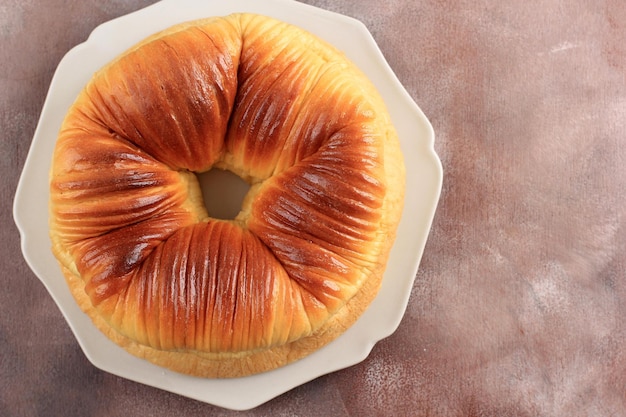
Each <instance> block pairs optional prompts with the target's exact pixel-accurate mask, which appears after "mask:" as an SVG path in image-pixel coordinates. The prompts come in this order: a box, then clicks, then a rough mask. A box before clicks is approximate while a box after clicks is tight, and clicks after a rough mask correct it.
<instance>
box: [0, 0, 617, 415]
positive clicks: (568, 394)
mask: <svg viewBox="0 0 626 417" xmlns="http://www.w3.org/2000/svg"><path fill="white" fill-rule="evenodd" d="M150 3H152V2H151V1H145V0H144V1H139V0H115V1H108V2H100V1H95V0H91V1H62V0H49V1H42V0H27V1H21V0H20V1H17V0H1V1H0V92H1V94H0V126H1V127H2V137H1V139H0V172H1V174H2V178H3V181H2V182H1V183H0V196H1V197H2V198H0V204H1V205H2V210H0V216H1V217H0V220H1V221H0V227H1V231H2V239H0V270H2V282H3V284H4V285H3V291H1V292H0V387H2V389H0V415H3V416H38V415H41V416H54V415H63V416H127V415H142V416H144V415H145V416H148V415H154V416H209V415H214V416H228V415H247V416H267V415H272V416H359V417H361V416H383V415H390V416H430V415H438V416H494V417H495V416H555V417H556V416H623V415H626V348H625V347H624V346H625V344H626V324H624V318H625V317H626V273H625V271H626V208H625V207H626V167H625V166H626V46H625V45H626V43H625V42H624V40H625V39H626V23H625V22H626V7H625V6H624V4H623V3H622V2H621V1H618V0H614V1H592V0H588V1H583V0H572V1H569V2H562V1H558V0H538V1H534V2H516V1H512V2H499V1H486V0H478V1H434V0H428V1H421V0H420V1H404V0H397V1H391V0H362V1H357V0H344V1H330V0H309V1H306V3H309V4H312V5H316V6H319V7H322V8H325V9H328V10H333V11H337V12H341V13H344V14H347V15H350V16H352V17H355V18H357V19H360V20H362V21H363V22H364V23H365V24H366V26H367V27H368V28H369V29H370V31H371V32H372V34H373V36H374V38H375V39H376V41H377V42H378V44H379V46H380V48H381V50H382V51H383V53H384V55H385V56H386V58H387V60H388V61H389V63H390V65H391V67H392V68H393V69H394V71H395V72H396V73H397V75H398V77H399V78H400V80H401V81H402V83H403V84H404V85H405V86H406V88H407V90H408V92H409V93H410V94H411V96H412V97H413V98H414V99H415V100H416V102H417V103H418V104H419V105H420V107H421V108H422V109H423V110H424V112H425V113H426V115H427V116H428V117H429V118H430V120H431V122H432V124H433V127H434V129H435V132H436V145H435V147H436V150H437V152H438V153H439V155H440V157H441V160H442V163H443V166H444V172H445V177H444V184H443V190H442V195H441V201H440V204H439V208H438V211H437V214H436V216H435V220H434V223H433V227H432V232H431V236H430V239H429V241H428V244H427V246H426V250H425V253H424V257H423V260H422V264H421V267H420V269H419V272H418V274H417V277H416V281H415V285H414V287H413V291H412V294H411V299H410V301H409V306H408V309H407V312H406V315H405V317H404V319H403V321H402V323H401V325H400V327H399V329H398V330H397V332H396V333H395V334H393V335H392V336H391V337H389V338H388V339H385V340H383V341H382V342H380V343H378V344H377V345H376V346H375V347H374V349H373V351H372V353H371V355H370V356H369V357H368V359H367V360H365V361H364V362H363V363H361V364H358V365H356V366H354V367H351V368H349V369H345V370H342V371H339V372H336V373H334V374H331V375H327V376H323V377H321V378H318V379H316V380H314V381H312V382H310V383H308V384H306V385H303V386H301V387H298V388H296V389H294V390H292V391H290V392H288V393H286V394H284V395H282V396H280V397H278V398H276V399H274V400H272V401H270V402H268V403H266V404H264V405H262V406H260V407H259V408H257V409H254V410H250V411H246V412H242V413H235V412H232V411H228V410H222V409H220V408H217V407H214V406H211V405H208V404H204V403H201V402H197V401H193V400H189V399H187V398H184V397H180V396H177V395H175V394H170V393H167V392H163V391H160V390H157V389H154V388H150V387H147V386H144V385H140V384H137V383H134V382H130V381H127V380H124V379H121V378H118V377H115V376H112V375H110V374H107V373H104V372H102V371H99V370H98V369H96V368H94V367H93V366H92V365H91V364H90V363H89V362H88V361H87V359H86V358H85V357H84V355H83V354H82V352H81V351H80V348H79V346H78V344H77V342H76V340H75V339H74V337H73V335H72V334H71V331H70V330H69V328H68V326H67V324H66V323H65V321H64V319H63V317H62V316H61V314H60V312H59V310H58V309H57V308H56V306H55V305H54V302H53V301H52V299H51V298H50V297H49V296H48V294H47V292H46V290H45V289H44V288H43V286H42V285H41V284H40V282H39V281H38V280H37V278H36V277H35V276H34V275H33V274H32V272H31V271H30V270H29V269H28V267H27V265H26V263H25V262H24V261H23V260H22V257H21V253H20V249H19V236H18V233H17V229H16V228H15V226H14V223H13V220H12V217H11V206H12V202H13V195H14V192H15V187H16V185H17V181H18V177H19V173H20V171H21V168H22V166H23V164H24V160H25V158H26V154H27V152H28V148H29V146H30V141H31V139H32V136H33V133H34V129H35V127H36V124H37V119H38V117H39V113H40V111H41V106H42V105H43V100H44V98H45V94H46V92H47V89H48V86H49V83H50V80H51V78H52V74H53V71H54V69H55V68H56V65H57V64H58V62H59V60H60V59H61V57H62V56H63V54H64V53H65V52H67V51H68V50H69V49H70V48H71V47H72V46H74V45H76V44H78V43H80V42H82V41H83V40H84V39H86V37H87V36H88V34H89V33H90V31H91V30H92V29H93V28H94V27H95V26H96V25H98V24H99V23H102V22H104V21H107V20H109V19H111V18H113V17H116V16H120V15H123V14H126V13H128V12H130V11H133V10H137V9H139V8H141V7H143V6H146V5H148V4H150ZM408 192H411V190H408ZM242 395H244V394H242Z"/></svg>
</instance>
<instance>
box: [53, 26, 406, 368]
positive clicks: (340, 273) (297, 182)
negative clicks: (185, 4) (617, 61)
mask: <svg viewBox="0 0 626 417" xmlns="http://www.w3.org/2000/svg"><path fill="white" fill-rule="evenodd" d="M212 166H219V167H222V168H226V169H229V170H231V171H233V172H235V173H237V174H238V175H240V176H242V177H243V178H245V179H247V180H248V181H250V182H251V183H252V184H253V186H252V188H251V191H250V193H249V195H248V197H247V198H246V200H245V202H244V207H243V208H242V211H241V213H240V215H239V216H238V217H237V219H235V221H218V220H215V219H212V218H210V217H209V216H208V213H206V210H205V209H204V207H203V204H202V198H201V194H200V191H199V187H198V184H197V180H196V178H195V175H194V174H193V173H192V172H201V171H204V170H207V169H209V168H211V167H212ZM50 190H51V201H50V210H51V221H50V228H51V238H52V244H53V251H54V253H55V255H56V256H57V259H58V260H59V262H60V264H61V266H62V270H63V273H64V275H65V277H66V279H67V282H68V285H69V287H70V289H71V291H72V294H73V295H74V297H75V298H76V299H77V301H78V303H79V305H80V306H81V308H82V309H83V310H84V311H85V312H86V313H87V314H88V315H89V316H90V317H91V318H92V320H93V321H94V323H95V324H96V326H97V327H98V328H99V329H100V330H101V331H103V332H104V333H105V334H106V335H107V336H108V337H109V338H110V339H112V340H113V341H114V342H116V343H117V344H119V345H120V346H122V347H124V348H125V349H127V350H128V351H129V352H131V353H133V354H135V355H137V356H139V357H142V358H145V359H147V360H149V361H151V362H153V363H156V364H158V365H161V366H164V367H167V368H170V369H172V370H175V371H178V372H183V373H187V374H192V375H199V376H210V377H235V376H243V375H249V374H253V373H258V372H263V371H267V370H271V369H274V368H276V367H278V366H282V365H284V364H287V363H290V362H292V361H294V360H297V359H299V358H302V357H304V356H306V355H308V354H309V353H311V352H313V351H315V350H317V349H319V348H320V347H321V346H323V345H325V344H327V343H328V342H330V341H332V340H333V339H335V338H336V337H337V336H339V335H340V334H342V333H343V332H344V331H345V330H346V329H347V328H348V327H349V326H351V325H352V324H353V323H354V321H355V320H356V319H357V318H358V317H359V316H360V315H361V314H362V312H363V311H364V310H365V309H366V308H367V306H368V305H369V304H370V302H371V301H372V300H373V298H374V297H375V295H376V293H377V292H378V288H379V286H380V282H381V280H382V276H383V273H384V270H385V265H386V263H387V258H388V256H389V251H390V249H391V245H392V244H393V241H394V238H395V231H396V227H397V225H398V222H399V219H400V216H401V211H402V202H403V198H404V166H403V162H402V155H401V151H400V147H399V144H398V140H397V137H396V134H395V131H394V129H393V126H392V125H391V121H390V119H389V116H388V114H387V112H386V109H385V106H384V103H383V102H382V99H381V98H380V97H379V95H378V94H377V92H376V91H375V89H374V87H373V86H372V85H371V84H370V83H369V81H368V80H367V79H366V78H365V77H364V76H363V75H362V74H361V73H360V71H359V70H358V69H356V67H354V65H352V64H351V63H349V62H348V61H347V60H346V59H345V58H344V57H343V56H342V55H341V54H340V53H339V52H337V51H336V50H335V49H334V48H332V47H331V46H329V45H327V44H325V43H323V42H322V41H320V40H318V39H317V38H315V37H314V36H312V35H310V34H308V33H306V32H304V31H302V30H300V29H298V28H296V27H293V26H290V25H287V24H285V23H282V22H278V21H276V20H273V19H270V18H267V17H263V16H258V15H250V14H237V15H231V16H228V17H225V18H212V19H206V20H202V21H197V22H190V23H185V24H183V25H178V26H175V27H173V28H170V29H168V30H166V31H164V32H161V33H159V34H156V35H154V36H152V37H150V38H148V39H147V40H146V41H144V42H142V43H140V44H139V45H138V46H136V47H134V48H132V49H131V50H129V51H128V52H126V53H124V54H122V55H121V56H120V57H118V58H117V59H116V60H115V61H113V62H112V63H111V64H109V65H108V66H107V67H105V68H104V69H103V70H101V71H100V72H99V73H97V74H96V75H95V76H94V78H93V80H92V81H91V82H90V83H89V85H88V86H87V87H86V88H85V90H84V91H83V92H82V93H81V95H80V96H79V98H78V99H77V101H76V103H75V104H74V106H73V107H72V108H71V109H70V112H69V113H68V115H67V117H66V119H65V121H64V124H63V126H62V129H61V132H60V134H59V139H58V142H57V146H56V149H55V154H54V160H53V168H52V172H51V186H50Z"/></svg>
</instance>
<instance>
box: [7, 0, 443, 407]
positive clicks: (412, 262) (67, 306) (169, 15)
mask: <svg viewBox="0 0 626 417" xmlns="http://www.w3.org/2000/svg"><path fill="white" fill-rule="evenodd" d="M244 11H245V12H254V13H260V14H265V15H268V16H272V17H274V18H277V19H280V20H283V21H286V22H289V23H292V24H295V25H297V26H300V27H302V28H304V29H306V30H309V31H310V32H313V33H315V34H317V35H318V36H320V37H322V38H324V39H326V40H327V41H329V42H330V43H332V44H334V45H335V46H336V47H338V48H339V49H340V50H343V51H344V52H345V53H346V54H347V55H348V57H349V58H351V59H352V60H353V61H354V62H355V63H356V64H357V65H358V66H359V67H360V68H361V69H362V70H363V71H364V72H365V73H366V74H367V75H368V76H369V78H370V79H371V80H372V81H373V82H374V84H375V85H376V86H377V88H378V89H379V91H380V92H381V94H382V96H383V98H384V99H385V101H386V103H387V105H388V108H389V111H390V113H391V116H392V118H393V122H394V124H395V126H396V128H397V130H398V132H399V135H400V139H401V146H402V150H403V152H404V156H405V159H406V166H407V192H406V202H405V209H404V214H403V217H402V221H401V224H400V227H399V233H398V237H397V241H396V243H395V245H394V247H393V249H392V252H391V256H390V261H389V266H388V269H387V271H386V273H385V277H384V280H383V284H382V288H381V290H380V293H379V295H378V297H377V298H376V299H375V300H374V302H373V303H372V305H371V306H370V308H369V309H368V310H367V311H366V312H365V313H364V314H363V316H362V317H361V318H360V319H359V320H358V321H357V323H356V324H355V325H354V326H352V327H351V328H350V329H349V330H348V331H347V332H346V333H345V334H344V335H342V336H341V337H339V338H338V339H337V340H335V341H334V342H332V343H331V344H329V345H328V346H326V347H325V348H323V349H321V350H319V351H318V352H316V353H314V354H312V355H310V356H308V357H306V358H304V359H302V360H300V361H297V362H295V363H293V364H291V365H288V366H286V367H283V368H280V369H277V370H274V371H271V372H267V373H263V374H259V375H254V376H249V377H244V378H236V379H203V378H195V377H190V376H185V375H180V374H177V373H174V372H170V371H168V370H164V369H163V368H160V367H157V366H155V365H152V364H150V363H148V362H146V361H144V360H141V359H138V358H135V357H134V356H132V355H130V354H128V353H126V351H124V350H123V349H121V348H119V347H118V346H117V345H115V344H113V343H112V342H110V341H109V340H108V339H107V338H106V337H105V336H103V335H102V334H101V333H100V332H99V331H98V330H97V329H96V328H95V327H94V326H93V325H92V323H91V320H90V319H89V318H88V317H87V316H86V315H85V314H83V313H82V311H81V310H80V309H79V307H78V306H77V305H76V303H75V302H74V299H73V298H72V296H71V294H70V292H69V290H68V288H67V286H66V284H65V280H64V278H63V276H62V274H61V272H60V270H59V267H58V266H57V262H56V260H55V259H54V257H53V255H52V253H51V251H50V240H49V237H48V208H47V207H48V197H49V192H48V172H49V170H50V162H51V155H52V152H53V149H54V145H55V140H56V135H57V132H58V130H59V128H60V125H61V122H62V120H63V117H64V116H65V113H66V111H67V109H68V108H69V106H70V105H71V104H72V102H73V101H74V99H75V97H76V96H77V94H78V93H79V91H80V90H81V89H82V88H83V86H84V85H85V84H86V83H87V81H88V80H89V79H90V77H91V75H92V74H93V72H95V71H96V70H97V69H99V68H100V67H101V66H103V65H104V64H105V63H107V62H108V61H109V60H111V59H112V58H114V57H115V56H116V55H117V54H119V53H120V52H122V51H123V50H125V49H126V48H128V47H130V46H131V45H133V44H134V43H136V42H138V41H139V40H141V39H143V38H144V37H146V36H148V35H150V34H152V33H154V32H157V31H159V30H161V29H164V28H166V27H168V26H171V25H173V24H175V23H178V22H182V21H186V20H192V19H197V18H200V17H206V16H219V15H226V14H229V13H233V12H244ZM433 142H434V134H433V130H432V127H431V125H430V123H429V122H428V120H427V119H426V117H425V116H424V114H423V113H422V111H421V110H420V109H419V108H418V107H417V105H416V104H415V103H414V102H413V101H412V99H411V97H410V96H409V95H408V93H407V92H406V90H405V89H404V88H403V87H402V85H401V84H400V82H399V81H398V79H397V78H396V76H395V75H394V73H393V72H392V70H391V69H390V67H389V65H388V64H387V62H386V61H385V59H384V58H383V55H382V54H381V52H380V50H379V49H378V47H377V46H376V44H375V42H374V40H373V38H372V36H371V35H370V33H369V32H368V30H367V29H366V28H365V26H364V25H363V24H362V23H360V22H358V21H356V20H354V19H352V18H349V17H346V16H342V15H339V14H336V13H332V12H328V11H325V10H321V9H318V8H315V7H312V6H308V5H305V4H302V3H298V2H295V1H291V0H265V1H263V2H260V1H255V0H231V1H228V2H223V1H218V0H211V1H198V0H163V1H161V2H159V3H156V4H154V5H152V6H150V7H147V8H145V9H143V10H139V11H137V12H135V13H132V14H129V15H126V16H123V17H120V18H117V19H115V20H112V21H110V22H107V23H105V24H103V25H101V26H99V27H98V28H96V29H95V30H94V31H93V33H92V34H91V36H90V37H89V39H88V40H87V41H86V42H85V43H83V44H80V45H78V46H76V47H75V48H73V49H72V50H71V51H69V52H68V53H67V55H66V56H65V57H64V58H63V59H62V61H61V62H60V64H59V66H58V68H57V71H56V73H55V75H54V78H53V79H52V83H51V85H50V90H49V92H48V96H47V98H46V101H45V104H44V106H43V110H42V113H41V118H40V120H39V124H38V126H37V129H36V131H35V136H34V138H33V142H32V145H31V149H30V151H29V154H28V157H27V159H26V163H25V166H24V171H23V173H22V176H21V178H20V182H19V185H18V188H17V193H16V196H15V201H14V218H15V222H16V224H17V226H18V228H19V230H20V233H21V237H22V251H23V253H24V257H25V259H26V261H27V262H28V264H29V266H30V267H31V268H32V270H33V271H34V273H35V274H36V275H37V276H38V277H39V279H40V280H41V281H42V282H43V284H44V285H45V287H46V288H47V290H48V291H49V292H50V294H51V296H52V297H53V299H54V300H55V302H56V303H57V305H58V307H59V309H60V310H61V312H62V313H63V315H64V317H65V319H66V320H67V322H68V323H69V325H70V327H71V329H72V331H73V332H74V334H75V336H76V338H77V340H78V342H79V344H80V346H81V348H82V349H83V351H84V353H85V355H86V356H87V357H88V359H89V360H90V361H91V362H92V363H93V364H94V365H95V366H97V367H98V368H100V369H102V370H104V371H107V372H110V373H112V374H115V375H118V376H121V377H124V378H127V379H130V380H133V381H137V382H140V383H143V384H147V385H150V386H154V387H158V388H161V389H164V390H167V391H171V392H174V393H178V394H181V395H184V396H187V397H191V398H194V399H197V400H200V401H203V402H207V403H210V404H214V405H217V406H221V407H224V408H230V409H236V410H245V409H250V408H253V407H256V406H258V405H260V404H262V403H264V402H266V401H268V400H270V399H272V398H274V397H276V396H278V395H280V394H282V393H284V392H286V391H288V390H290V389H292V388H294V387H296V386H298V385H301V384H303V383H305V382H307V381H310V380H312V379H314V378H316V377H318V376H321V375H324V374H327V373H330V372H333V371H336V370H339V369H342V368H345V367H348V366H351V365H354V364H356V363H358V362H360V361H362V360H364V359H365V358H366V357H367V355H368V354H369V352H370V351H371V349H372V347H373V346H374V344H375V343H376V342H377V341H379V340H381V339H383V338H385V337H387V336H389V335H391V334H392V333H393V332H394V331H395V330H396V328H397V327H398V325H399V323H400V320H401V319H402V316H403V315H404V311H405V309H406V305H407V302H408V299H409V295H410V292H411V288H412V285H413V281H414V279H415V274H416V272H417V267H418V265H419V262H420V259H421V256H422V252H423V250H424V245H425V243H426V239H427V236H428V233H429V230H430V226H431V222H432V219H433V216H434V212H435V208H436V205H437V202H438V199H439V193H440V190H441V181H442V168H441V163H440V161H439V158H438V157H437V155H436V154H435V151H434V149H433Z"/></svg>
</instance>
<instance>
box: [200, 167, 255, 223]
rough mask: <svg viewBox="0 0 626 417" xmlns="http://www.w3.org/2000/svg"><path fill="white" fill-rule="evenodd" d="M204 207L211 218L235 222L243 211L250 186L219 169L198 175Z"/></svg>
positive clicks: (232, 174) (234, 175)
mask: <svg viewBox="0 0 626 417" xmlns="http://www.w3.org/2000/svg"><path fill="white" fill-rule="evenodd" d="M198 182H199V183H200V189H201V190H202V198H203V199H204V206H205V207H206V209H207V212H208V213H209V216H210V217H213V218H216V219H222V220H233V219H234V218H235V217H237V214H239V212H240V211H241V206H242V204H243V199H244V197H245V196H246V194H247V193H248V190H249V189H250V185H249V184H248V183H247V182H245V181H244V180H243V179H241V178H240V177H239V176H238V175H236V174H234V173H232V172H230V171H227V170H224V169H219V168H213V169H210V170H209V171H207V172H203V173H201V174H198Z"/></svg>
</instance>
